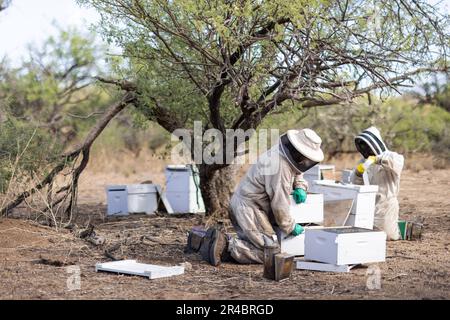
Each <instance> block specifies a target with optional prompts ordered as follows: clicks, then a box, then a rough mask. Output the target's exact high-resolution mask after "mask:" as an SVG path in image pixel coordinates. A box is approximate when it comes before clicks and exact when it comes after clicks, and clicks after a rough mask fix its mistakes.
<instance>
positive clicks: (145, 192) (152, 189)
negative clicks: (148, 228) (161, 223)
mask: <svg viewBox="0 0 450 320" xmlns="http://www.w3.org/2000/svg"><path fill="white" fill-rule="evenodd" d="M127 190H128V212H129V213H145V214H153V213H155V212H156V211H157V209H158V190H157V189H156V186H155V185H154V184H132V185H128V186H127Z"/></svg>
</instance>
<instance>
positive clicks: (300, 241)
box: [276, 226, 323, 256]
mask: <svg viewBox="0 0 450 320" xmlns="http://www.w3.org/2000/svg"><path fill="white" fill-rule="evenodd" d="M304 228H305V230H306V229H322V228H323V227H322V226H306V227H304ZM276 232H277V237H278V241H279V243H280V249H281V252H282V253H287V254H291V255H294V256H303V255H304V254H305V233H304V232H303V233H302V234H301V235H298V236H296V237H294V236H292V235H289V236H287V235H286V234H285V233H284V232H283V231H281V230H280V229H279V228H277V229H276Z"/></svg>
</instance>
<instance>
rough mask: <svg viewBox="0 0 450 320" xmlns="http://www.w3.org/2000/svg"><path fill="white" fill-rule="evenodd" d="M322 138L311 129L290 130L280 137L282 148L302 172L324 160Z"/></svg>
mask: <svg viewBox="0 0 450 320" xmlns="http://www.w3.org/2000/svg"><path fill="white" fill-rule="evenodd" d="M321 145H322V139H321V138H320V137H319V136H318V135H317V133H315V132H314V131H313V130H311V129H301V130H288V131H287V132H286V133H285V134H284V135H282V136H281V138H280V148H281V151H282V153H283V154H284V156H285V157H286V158H287V160H288V161H289V162H290V163H291V165H292V166H294V167H295V168H296V169H298V170H299V171H301V172H305V171H306V170H308V169H309V168H311V167H312V166H314V165H316V164H317V163H319V162H320V161H322V160H323V158H324V155H323V151H322V149H321V148H320V147H321Z"/></svg>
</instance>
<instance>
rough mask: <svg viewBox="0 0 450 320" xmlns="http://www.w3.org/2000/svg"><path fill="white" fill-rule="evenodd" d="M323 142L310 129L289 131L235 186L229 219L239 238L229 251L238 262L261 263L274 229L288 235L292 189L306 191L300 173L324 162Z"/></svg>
mask: <svg viewBox="0 0 450 320" xmlns="http://www.w3.org/2000/svg"><path fill="white" fill-rule="evenodd" d="M321 142H322V140H321V139H320V137H319V136H318V135H317V134H316V133H315V132H314V131H312V130H310V129H303V130H289V131H288V132H287V133H286V134H285V135H283V136H282V137H281V138H280V143H279V144H277V145H275V146H274V147H272V149H270V150H269V151H267V152H266V153H264V154H263V155H261V156H260V158H259V159H258V161H257V163H255V164H254V165H252V167H251V168H250V169H249V171H248V172H247V174H246V176H245V177H244V178H243V179H242V181H241V183H240V184H239V186H238V187H237V189H236V191H235V193H234V195H233V197H232V198H231V202H230V218H231V221H232V223H233V226H234V228H235V231H236V233H237V235H238V237H234V238H232V239H230V240H229V246H228V251H229V253H230V254H231V256H232V257H233V258H234V259H235V260H236V261H237V262H239V263H243V264H246V263H263V259H264V250H263V248H264V245H267V244H271V243H272V244H273V243H277V238H276V235H275V231H274V228H273V227H274V226H278V227H279V228H280V229H281V230H282V231H283V232H285V233H286V234H290V233H291V232H292V231H293V229H294V227H295V225H296V224H295V221H294V219H293V218H292V216H291V215H290V213H289V207H290V203H291V201H290V197H291V193H292V190H293V189H295V188H302V189H304V190H305V191H306V190H307V188H308V185H307V182H306V181H305V180H304V179H303V176H302V173H303V172H305V171H306V170H308V169H309V168H311V167H312V166H314V165H315V164H317V163H318V162H320V161H322V160H323V157H324V156H323V152H322V150H321V149H320V145H321Z"/></svg>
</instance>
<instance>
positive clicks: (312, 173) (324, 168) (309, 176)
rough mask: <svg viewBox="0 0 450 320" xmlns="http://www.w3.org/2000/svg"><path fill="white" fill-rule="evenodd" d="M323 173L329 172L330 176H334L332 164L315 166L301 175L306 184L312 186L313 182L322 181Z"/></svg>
mask: <svg viewBox="0 0 450 320" xmlns="http://www.w3.org/2000/svg"><path fill="white" fill-rule="evenodd" d="M325 172H330V173H331V175H332V176H334V172H335V166H334V165H332V164H317V165H315V166H314V167H312V168H311V169H309V170H307V171H305V172H304V173H303V178H304V179H305V180H306V181H308V184H309V185H310V186H311V185H312V184H314V181H316V180H323V179H324V173H325Z"/></svg>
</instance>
